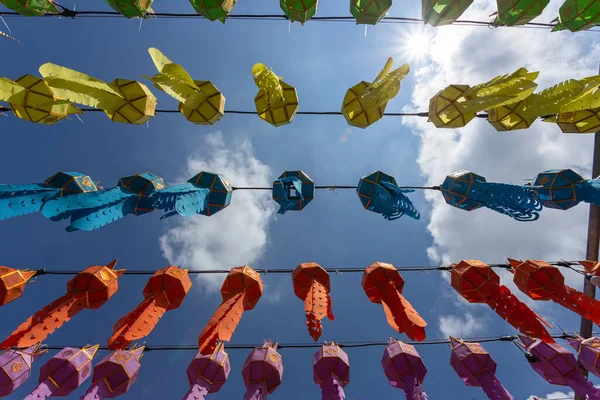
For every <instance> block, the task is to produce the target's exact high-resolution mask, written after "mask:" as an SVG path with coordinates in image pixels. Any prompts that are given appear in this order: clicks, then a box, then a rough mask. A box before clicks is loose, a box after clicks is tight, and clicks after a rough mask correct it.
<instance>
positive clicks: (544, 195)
mask: <svg viewBox="0 0 600 400" xmlns="http://www.w3.org/2000/svg"><path fill="white" fill-rule="evenodd" d="M583 181H585V180H584V179H583V177H582V176H581V175H579V174H578V173H577V172H575V171H573V170H572V169H553V170H548V171H544V172H541V173H539V174H537V176H536V177H535V178H534V179H532V180H531V182H530V184H531V186H532V187H533V190H535V191H536V192H537V193H538V196H539V198H540V200H541V201H542V204H543V205H544V207H548V208H556V209H559V210H568V209H569V208H571V207H575V206H576V205H577V204H579V202H580V201H582V199H581V198H580V197H579V196H577V195H578V191H577V189H576V185H577V184H579V183H580V182H583Z"/></svg>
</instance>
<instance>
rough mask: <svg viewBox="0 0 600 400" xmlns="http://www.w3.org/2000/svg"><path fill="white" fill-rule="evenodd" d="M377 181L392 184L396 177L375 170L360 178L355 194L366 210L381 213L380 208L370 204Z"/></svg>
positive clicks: (394, 182)
mask: <svg viewBox="0 0 600 400" xmlns="http://www.w3.org/2000/svg"><path fill="white" fill-rule="evenodd" d="M379 182H390V183H392V184H394V185H397V183H396V178H394V177H393V176H392V175H388V174H386V173H384V172H381V171H375V172H373V173H370V174H369V175H366V176H363V177H362V178H360V180H359V181H358V186H357V188H356V194H357V195H358V198H359V200H360V202H361V203H362V205H363V207H364V208H365V209H366V210H369V211H373V212H376V213H378V214H381V211H382V210H378V209H377V208H376V207H375V206H374V205H373V204H372V202H373V196H375V185H377V184H378V183H379Z"/></svg>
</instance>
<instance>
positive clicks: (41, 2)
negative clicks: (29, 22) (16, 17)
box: [0, 0, 60, 17]
mask: <svg viewBox="0 0 600 400" xmlns="http://www.w3.org/2000/svg"><path fill="white" fill-rule="evenodd" d="M0 4H2V5H4V6H5V7H6V8H8V9H11V10H13V11H15V12H17V13H19V14H21V15H24V16H26V17H37V16H40V15H44V14H46V13H48V14H59V13H60V11H59V10H58V8H56V6H55V4H56V3H55V2H54V1H53V0H0Z"/></svg>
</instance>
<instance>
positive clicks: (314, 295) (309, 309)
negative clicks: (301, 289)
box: [304, 280, 333, 342]
mask: <svg viewBox="0 0 600 400" xmlns="http://www.w3.org/2000/svg"><path fill="white" fill-rule="evenodd" d="M304 311H305V312H306V325H307V326H308V333H309V335H310V336H311V337H312V338H313V339H314V341H315V342H316V341H318V340H319V338H320V337H321V334H322V333H323V325H322V324H321V320H322V319H323V318H325V316H326V315H333V314H332V313H331V298H330V297H329V293H327V290H326V289H325V287H324V286H323V285H322V284H321V283H320V282H318V281H316V280H313V281H312V283H311V285H310V290H309V293H307V295H306V298H305V299H304ZM330 319H331V318H330Z"/></svg>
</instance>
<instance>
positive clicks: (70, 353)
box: [39, 345, 99, 396]
mask: <svg viewBox="0 0 600 400" xmlns="http://www.w3.org/2000/svg"><path fill="white" fill-rule="evenodd" d="M98 347H99V346H98V345H96V346H89V347H84V348H72V347H65V348H64V349H63V350H61V351H60V353H58V354H56V355H55V356H54V357H52V358H51V359H50V360H48V361H47V362H46V364H44V365H43V366H42V368H41V369H40V377H39V382H40V383H42V382H44V381H45V380H49V381H50V382H52V383H53V384H54V387H52V395H53V396H68V395H70V394H71V393H72V392H73V391H74V390H75V389H77V388H78V387H79V386H81V384H82V383H83V382H84V381H85V380H86V379H88V378H89V377H90V372H92V359H93V358H94V356H95V355H96V352H97V351H98Z"/></svg>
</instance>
